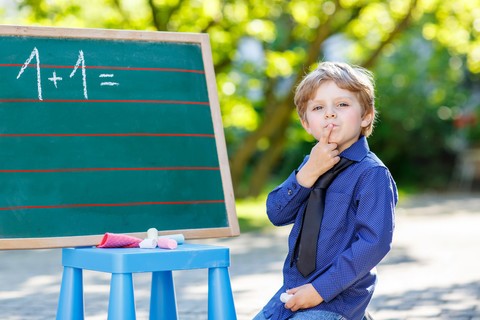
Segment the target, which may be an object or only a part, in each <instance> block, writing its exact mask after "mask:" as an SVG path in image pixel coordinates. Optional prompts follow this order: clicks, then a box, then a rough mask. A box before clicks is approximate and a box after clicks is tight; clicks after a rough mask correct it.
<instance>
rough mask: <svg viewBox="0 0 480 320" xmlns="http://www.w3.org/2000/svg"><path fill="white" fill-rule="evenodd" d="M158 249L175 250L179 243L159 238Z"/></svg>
mask: <svg viewBox="0 0 480 320" xmlns="http://www.w3.org/2000/svg"><path fill="white" fill-rule="evenodd" d="M158 247H159V248H162V249H175V248H176V247H177V241H175V240H173V239H169V238H158Z"/></svg>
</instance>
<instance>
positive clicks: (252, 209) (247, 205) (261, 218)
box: [236, 195, 273, 232]
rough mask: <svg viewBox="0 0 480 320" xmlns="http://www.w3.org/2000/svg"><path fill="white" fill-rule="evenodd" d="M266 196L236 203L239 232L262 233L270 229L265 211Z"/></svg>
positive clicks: (270, 225)
mask: <svg viewBox="0 0 480 320" xmlns="http://www.w3.org/2000/svg"><path fill="white" fill-rule="evenodd" d="M265 199H266V196H265V195H262V196H259V197H257V198H248V199H241V200H237V201H236V208H237V217H238V222H239V224H240V231H241V232H252V231H262V230H265V229H268V228H272V227H273V225H272V224H271V223H270V221H269V220H268V217H267V213H266V209H265Z"/></svg>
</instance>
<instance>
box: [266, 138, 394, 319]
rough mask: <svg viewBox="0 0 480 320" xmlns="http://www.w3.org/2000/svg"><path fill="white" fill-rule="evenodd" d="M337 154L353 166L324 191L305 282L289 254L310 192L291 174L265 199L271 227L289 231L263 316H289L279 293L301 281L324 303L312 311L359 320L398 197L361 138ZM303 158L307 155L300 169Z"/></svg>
mask: <svg viewBox="0 0 480 320" xmlns="http://www.w3.org/2000/svg"><path fill="white" fill-rule="evenodd" d="M341 156H342V157H345V158H348V159H350V160H353V161H355V162H354V163H353V164H352V165H350V166H349V167H348V168H347V169H345V170H344V171H343V172H341V173H340V174H339V175H338V176H337V177H336V178H335V180H334V181H333V182H332V184H331V185H330V187H329V188H328V189H327V194H326V205H325V212H324V216H323V221H322V225H321V229H320V235H319V238H318V246H317V261H316V270H315V271H314V272H313V273H312V274H310V275H308V276H307V278H304V277H303V276H302V274H301V273H300V272H299V271H298V270H297V267H296V257H292V255H293V254H294V249H295V244H296V242H297V238H298V236H299V233H300V229H301V226H302V220H303V215H304V211H305V206H306V203H307V200H308V196H309V194H310V190H311V189H310V188H305V187H302V186H301V185H300V184H299V183H298V182H297V179H296V173H297V172H298V171H297V170H295V171H294V172H292V174H291V175H290V176H289V177H288V178H287V179H286V180H285V181H284V182H283V183H282V184H281V185H280V186H278V187H276V188H275V189H274V190H273V191H272V192H271V193H270V194H269V195H268V197H267V214H268V217H269V219H270V221H271V222H272V223H273V224H274V225H276V226H283V225H289V224H293V227H292V230H291V232H290V236H289V238H288V246H289V251H288V254H287V257H286V260H285V264H284V267H283V277H284V283H283V286H282V287H281V288H280V289H279V290H278V292H277V293H276V294H275V296H274V297H273V298H272V299H271V300H270V301H269V302H268V304H267V305H266V306H265V307H264V309H263V312H264V315H265V317H266V318H271V319H288V318H289V317H291V316H292V315H293V312H291V311H290V310H288V309H285V307H284V304H283V303H282V302H281V301H280V298H279V297H280V294H281V293H282V292H285V291H286V290H287V289H290V288H295V287H298V286H301V285H304V284H307V283H311V284H312V285H313V287H314V288H315V289H316V290H317V291H318V293H319V294H320V295H321V296H322V298H323V299H324V302H322V303H321V304H319V305H318V306H316V307H314V308H313V309H314V310H326V311H331V312H335V313H338V314H340V315H342V316H344V317H345V318H347V319H349V320H357V319H362V318H363V315H364V313H365V310H366V308H367V305H368V303H369V301H370V299H371V297H372V294H373V291H374V288H375V283H376V271H375V266H376V265H377V264H378V263H379V262H380V261H381V260H382V259H383V258H384V257H385V255H386V254H387V253H388V252H389V250H390V248H391V243H392V236H393V229H394V211H395V205H396V203H397V200H398V194H397V188H396V185H395V181H394V180H393V178H392V176H391V175H390V172H389V171H388V169H387V168H386V166H385V165H384V164H383V163H382V162H381V160H380V159H378V157H377V156H376V155H375V154H374V153H372V152H371V151H370V149H369V147H368V143H367V140H366V138H365V137H363V136H362V137H360V139H359V140H358V141H357V142H355V143H354V144H353V145H352V146H350V147H349V148H348V149H346V150H344V151H343V152H342V154H341ZM307 159H308V156H307V157H306V158H305V159H304V161H303V163H302V164H301V166H303V164H304V163H305V162H306V160H307ZM301 166H300V167H301ZM312 241H317V240H316V239H312Z"/></svg>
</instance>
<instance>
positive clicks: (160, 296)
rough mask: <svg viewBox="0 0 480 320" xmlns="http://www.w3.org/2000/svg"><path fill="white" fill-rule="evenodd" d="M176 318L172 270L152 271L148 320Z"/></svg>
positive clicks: (175, 319)
mask: <svg viewBox="0 0 480 320" xmlns="http://www.w3.org/2000/svg"><path fill="white" fill-rule="evenodd" d="M177 319H178V314H177V302H176V298H175V286H174V284H173V276H172V271H159V272H152V293H151V297H150V320H177Z"/></svg>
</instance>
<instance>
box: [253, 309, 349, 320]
mask: <svg viewBox="0 0 480 320" xmlns="http://www.w3.org/2000/svg"><path fill="white" fill-rule="evenodd" d="M290 319H292V320H346V319H345V318H344V317H342V316H341V315H339V314H336V313H333V312H328V311H319V310H314V311H303V312H297V313H295V315H294V316H293V317H291V318H290ZM252 320H268V319H267V318H265V316H264V315H263V311H260V312H259V313H258V314H257V315H256V316H255V318H253V319H252Z"/></svg>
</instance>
